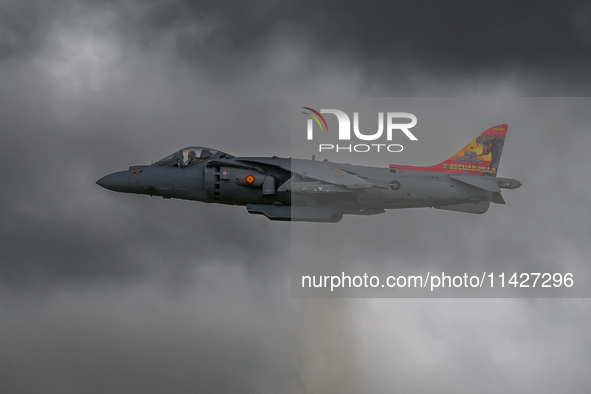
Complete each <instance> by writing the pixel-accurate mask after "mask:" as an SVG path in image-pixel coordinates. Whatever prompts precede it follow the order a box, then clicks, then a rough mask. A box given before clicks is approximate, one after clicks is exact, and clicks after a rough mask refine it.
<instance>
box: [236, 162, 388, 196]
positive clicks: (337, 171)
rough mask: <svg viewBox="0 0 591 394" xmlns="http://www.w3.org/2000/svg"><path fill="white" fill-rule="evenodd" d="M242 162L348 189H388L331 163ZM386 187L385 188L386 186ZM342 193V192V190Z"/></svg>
mask: <svg viewBox="0 0 591 394" xmlns="http://www.w3.org/2000/svg"><path fill="white" fill-rule="evenodd" d="M239 160H240V161H241V162H245V163H249V164H252V165H253V166H255V165H256V164H259V165H260V164H263V165H271V166H274V167H278V168H281V169H282V170H285V171H289V172H291V173H292V174H295V175H299V176H301V177H302V178H304V179H309V180H313V181H320V182H324V183H328V184H331V185H335V186H341V187H345V188H347V189H363V188H368V187H374V186H377V187H388V186H387V181H385V180H383V181H379V180H373V181H372V180H370V178H367V177H364V176H363V175H361V174H356V173H353V172H352V171H351V170H350V169H347V170H345V169H343V167H345V165H343V164H339V163H331V162H329V161H314V160H303V159H272V158H249V159H242V158H241V159H239ZM384 185H385V186H384ZM341 191H342V190H341Z"/></svg>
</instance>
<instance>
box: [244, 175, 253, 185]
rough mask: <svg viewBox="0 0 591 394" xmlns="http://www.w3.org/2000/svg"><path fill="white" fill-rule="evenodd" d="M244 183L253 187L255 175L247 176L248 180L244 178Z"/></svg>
mask: <svg viewBox="0 0 591 394" xmlns="http://www.w3.org/2000/svg"><path fill="white" fill-rule="evenodd" d="M244 181H245V182H246V183H248V184H249V185H252V184H253V183H254V175H247V176H246V178H244Z"/></svg>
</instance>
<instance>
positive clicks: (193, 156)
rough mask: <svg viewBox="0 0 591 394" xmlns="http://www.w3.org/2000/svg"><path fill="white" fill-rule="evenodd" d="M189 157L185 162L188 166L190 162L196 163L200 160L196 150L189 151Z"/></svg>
mask: <svg viewBox="0 0 591 394" xmlns="http://www.w3.org/2000/svg"><path fill="white" fill-rule="evenodd" d="M187 157H188V160H187V164H185V165H187V166H188V165H189V164H194V163H197V162H198V161H199V158H198V157H197V154H196V153H195V151H194V150H190V151H189V153H187Z"/></svg>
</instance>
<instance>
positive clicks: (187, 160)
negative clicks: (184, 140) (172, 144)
mask: <svg viewBox="0 0 591 394" xmlns="http://www.w3.org/2000/svg"><path fill="white" fill-rule="evenodd" d="M224 154H225V153H223V152H219V151H217V150H215V149H210V148H204V147H202V146H192V147H189V148H185V149H181V150H180V151H178V152H175V153H173V154H172V155H170V156H166V157H165V158H164V159H162V160H158V161H157V162H156V163H154V165H155V166H162V167H186V166H191V165H193V164H196V163H199V162H201V161H203V160H209V159H211V158H213V157H214V156H216V157H220V156H222V155H224Z"/></svg>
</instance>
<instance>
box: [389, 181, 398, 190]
mask: <svg viewBox="0 0 591 394" xmlns="http://www.w3.org/2000/svg"><path fill="white" fill-rule="evenodd" d="M390 189H392V190H398V189H400V182H398V181H392V182H390Z"/></svg>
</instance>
